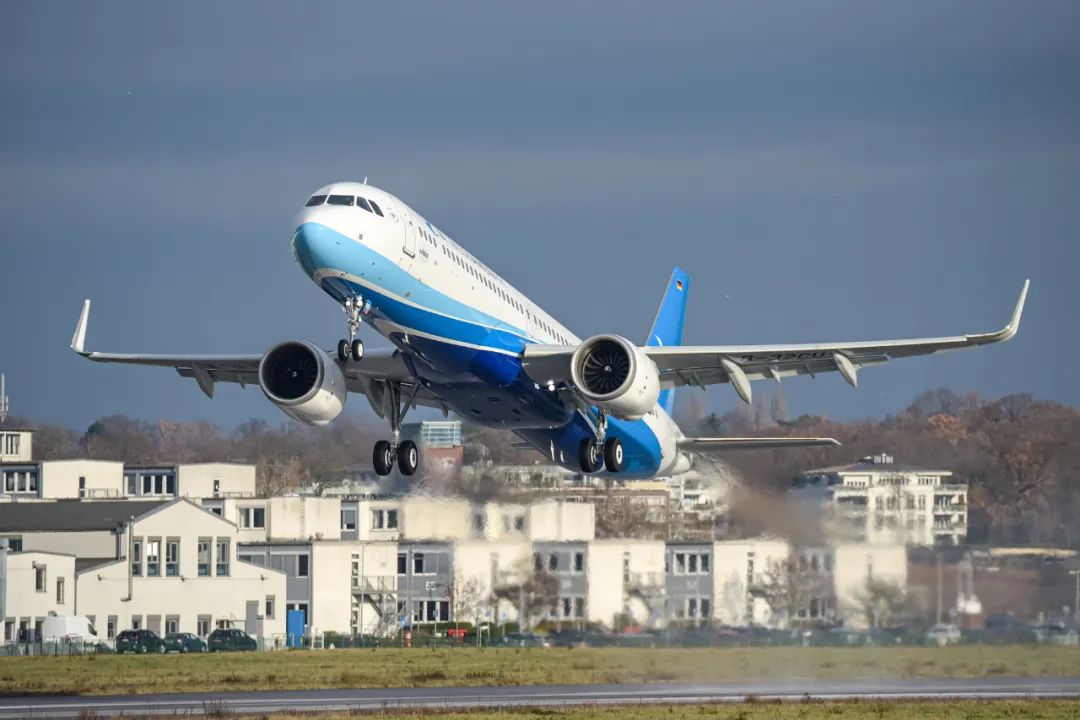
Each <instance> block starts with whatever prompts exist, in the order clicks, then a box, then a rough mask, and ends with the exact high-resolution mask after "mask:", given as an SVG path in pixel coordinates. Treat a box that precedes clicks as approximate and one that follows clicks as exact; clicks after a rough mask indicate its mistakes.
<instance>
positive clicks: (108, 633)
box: [105, 615, 119, 640]
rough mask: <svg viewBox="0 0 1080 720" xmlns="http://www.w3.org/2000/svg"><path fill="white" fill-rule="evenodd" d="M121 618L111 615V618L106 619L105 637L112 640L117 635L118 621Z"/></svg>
mask: <svg viewBox="0 0 1080 720" xmlns="http://www.w3.org/2000/svg"><path fill="white" fill-rule="evenodd" d="M117 620H119V618H117V617H116V616H115V615H110V616H109V619H108V620H106V621H105V638H106V639H107V640H112V639H113V638H115V637H116V621H117Z"/></svg>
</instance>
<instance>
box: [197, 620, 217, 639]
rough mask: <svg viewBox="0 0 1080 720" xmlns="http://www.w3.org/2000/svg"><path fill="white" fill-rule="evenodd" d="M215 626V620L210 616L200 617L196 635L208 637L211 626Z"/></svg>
mask: <svg viewBox="0 0 1080 720" xmlns="http://www.w3.org/2000/svg"><path fill="white" fill-rule="evenodd" d="M213 624H214V622H213V619H212V618H211V617H210V616H209V615H200V616H199V619H198V621H196V624H195V634H197V635H198V636H199V637H206V636H207V635H209V634H210V626H211V625H213Z"/></svg>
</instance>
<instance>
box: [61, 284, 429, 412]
mask: <svg viewBox="0 0 1080 720" xmlns="http://www.w3.org/2000/svg"><path fill="white" fill-rule="evenodd" d="M89 317H90V301H89V300H86V301H85V302H84V303H83V308H82V313H81V314H80V315H79V322H78V324H77V325H76V326H75V334H74V335H72V336H71V349H72V350H74V351H75V352H76V353H78V354H79V355H81V356H83V357H84V358H86V359H87V360H93V361H94V362H100V363H122V364H127V365H150V366H156V367H171V368H173V369H174V370H176V372H178V373H179V374H180V375H181V377H189V378H194V379H195V382H196V383H197V384H198V385H199V389H201V390H202V391H203V392H204V393H205V394H206V396H207V397H209V398H212V397H214V385H215V383H219V382H230V383H238V384H239V385H240V387H246V386H247V385H258V384H259V363H260V362H261V361H262V358H263V356H262V355H157V354H127V353H103V352H93V351H89V350H87V349H86V326H87V322H88V320H89ZM327 356H328V357H327V359H328V360H329V361H330V362H334V363H337V364H338V365H339V367H341V371H342V373H343V374H344V375H345V381H346V385H347V387H348V390H349V392H351V393H359V394H361V395H365V396H367V398H368V401H369V402H370V403H371V407H372V409H373V410H375V413H376V414H377V415H379V417H383V416H384V412H385V403H384V395H385V393H384V390H385V387H386V384H387V383H388V382H396V383H399V384H400V385H401V394H402V397H414V404H416V405H425V406H427V407H433V408H438V409H441V410H443V411H444V412H445V411H446V407H445V406H444V405H443V403H442V401H441V400H439V399H438V398H437V397H435V396H434V395H432V394H431V393H430V392H428V391H427V390H425V389H424V388H423V387H422V386H417V383H416V379H415V378H413V376H412V375H411V374H410V373H409V370H408V368H406V367H405V363H404V362H403V361H402V359H401V352H400V351H399V350H397V349H394V348H380V349H376V350H368V351H367V352H365V353H364V358H363V360H361V361H360V362H347V363H343V362H341V361H339V360H338V359H337V357H336V355H335V354H334V353H331V352H327ZM414 392H415V396H413V393H414Z"/></svg>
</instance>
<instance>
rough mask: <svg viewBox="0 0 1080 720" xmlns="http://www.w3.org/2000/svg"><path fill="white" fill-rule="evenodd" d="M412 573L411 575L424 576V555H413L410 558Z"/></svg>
mask: <svg viewBox="0 0 1080 720" xmlns="http://www.w3.org/2000/svg"><path fill="white" fill-rule="evenodd" d="M412 571H413V575H424V574H426V570H425V568H424V553H413V556H412Z"/></svg>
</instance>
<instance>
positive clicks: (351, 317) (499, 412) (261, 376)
mask: <svg viewBox="0 0 1080 720" xmlns="http://www.w3.org/2000/svg"><path fill="white" fill-rule="evenodd" d="M292 252H293V256H294V258H295V259H296V262H297V263H298V264H299V266H300V267H301V268H302V269H303V271H304V273H305V274H306V275H307V276H308V278H310V279H311V280H312V281H313V282H314V283H315V284H316V285H318V286H319V288H321V289H322V291H323V292H325V293H326V294H327V295H329V296H330V297H331V298H333V300H334V302H336V303H337V304H338V305H339V306H340V307H341V308H342V309H343V310H344V311H345V318H346V324H347V327H348V338H347V339H342V340H340V341H339V342H338V344H337V348H336V350H329V351H328V350H324V349H322V348H320V347H319V346H318V345H316V344H314V343H311V342H307V341H300V340H289V341H286V342H282V343H280V344H278V345H275V346H274V347H272V348H270V349H269V350H268V351H267V352H265V353H263V354H253V355H179V356H172V355H134V354H114V353H100V352H90V351H88V350H86V348H85V340H86V325H87V319H88V315H89V311H90V301H89V300H87V301H86V302H85V303H84V305H83V309H82V314H81V315H80V317H79V321H78V325H77V326H76V329H75V335H74V337H73V338H72V342H71V347H72V349H73V350H75V352H77V353H79V354H80V355H82V356H84V357H86V358H89V359H90V360H95V361H98V362H117V363H132V364H138V365H159V366H166V367H172V368H174V369H176V370H177V371H178V372H179V373H180V375H182V376H184V377H191V378H194V379H195V381H196V382H197V383H198V385H199V387H200V388H201V389H202V391H203V392H204V393H206V395H207V396H209V397H213V392H214V385H215V383H218V382H236V383H240V384H241V385H247V384H251V385H256V384H257V385H259V386H260V387H261V388H262V390H263V392H264V393H265V394H266V397H267V398H268V399H269V400H270V402H272V403H274V404H275V405H277V406H278V407H279V408H281V409H282V410H283V411H284V412H285V413H287V414H288V415H289V416H291V417H292V418H294V419H296V420H298V421H300V422H304V423H308V424H310V425H326V424H327V423H329V422H331V421H332V420H333V419H334V418H335V417H337V416H338V415H339V414H340V413H341V412H342V410H343V409H344V408H345V400H346V398H347V397H348V394H349V393H360V394H363V395H365V396H366V397H367V399H368V402H370V404H371V407H372V408H373V409H374V411H375V413H376V414H377V415H379V417H381V418H383V419H385V420H387V421H388V422H389V425H390V431H391V432H390V436H389V438H388V439H386V440H380V441H379V442H378V443H376V445H375V448H374V454H373V463H374V467H375V470H376V471H377V472H378V473H379V474H382V475H385V474H387V473H389V472H390V471H391V470H392V469H393V467H394V466H395V465H397V467H398V469H399V471H400V472H401V473H402V474H405V475H411V474H413V473H414V472H416V470H417V467H418V465H419V462H420V457H419V451H418V449H417V447H416V445H415V444H414V443H412V442H411V441H408V440H401V439H400V427H401V421H402V419H403V418H404V417H405V415H406V413H407V412H408V411H409V410H410V409H411V408H414V407H416V406H418V405H422V406H427V407H433V408H437V409H439V410H441V411H442V412H443V413H444V414H449V413H451V412H453V413H456V414H457V415H459V416H461V417H462V418H463V419H465V420H467V421H469V422H474V423H479V424H481V425H486V426H489V427H495V428H504V429H506V430H508V431H511V432H513V433H515V434H516V435H517V436H518V438H520V440H521V441H524V442H525V443H527V444H528V445H530V446H532V447H533V448H535V449H536V450H537V451H538V452H540V453H541V454H542V455H544V457H545V458H546V459H547V460H549V461H550V462H553V463H558V464H559V465H562V466H563V467H566V468H569V469H572V470H574V471H578V472H584V473H589V474H605V475H612V476H617V477H621V478H628V479H632V478H651V477H655V476H672V475H678V474H681V473H684V472H686V471H687V470H689V469H690V468H691V467H692V466H693V462H694V455H695V454H697V453H709V452H724V451H727V450H735V449H752V448H780V447H800V446H812V445H834V444H837V443H836V441H835V440H832V439H830V438H759V437H753V438H692V437H686V436H685V435H684V434H683V433H682V432H681V431H680V430H679V427H678V425H676V423H675V421H674V420H673V419H672V417H671V413H672V404H673V400H674V398H673V391H674V389H675V388H677V387H680V386H684V385H690V386H694V387H699V388H704V387H706V386H707V385H711V384H717V383H730V384H731V385H732V386H733V387H734V389H735V391H736V393H737V394H738V395H739V397H740V398H742V400H744V401H745V402H750V399H751V383H752V382H753V381H754V380H760V379H772V380H777V381H779V380H780V379H781V378H784V377H787V376H791V375H804V374H808V375H816V374H817V373H822V372H829V371H837V372H839V373H840V374H841V376H843V378H844V379H845V380H846V381H847V382H848V383H850V384H851V385H852V386H855V385H856V384H857V380H858V371H859V370H860V369H861V368H863V367H866V366H869V365H876V364H879V363H884V362H887V361H888V360H891V359H893V358H898V357H907V356H912V355H926V354H931V353H938V352H943V351H947V350H959V349H964V348H971V347H977V346H980V345H987V344H990V343H996V342H1002V341H1004V340H1008V339H1009V338H1011V337H1012V336H1013V335H1015V334H1016V331H1017V328H1018V327H1019V323H1020V314H1021V311H1022V310H1023V306H1024V299H1025V297H1026V296H1027V290H1028V283H1027V282H1025V283H1024V288H1023V290H1022V291H1021V293H1020V297H1019V300H1018V301H1017V303H1016V308H1015V310H1014V312H1013V316H1012V319H1011V321H1010V322H1009V324H1008V325H1006V326H1005V328H1004V329H1002V330H1000V331H998V332H993V333H982V334H976V335H958V336H954V337H939V338H924V339H914V340H885V341H878V342H841V343H818V344H801V345H717V346H694V347H691V346H684V345H682V335H683V325H684V321H685V317H686V299H687V295H688V294H689V291H690V277H689V276H688V275H687V274H686V273H685V272H683V271H682V270H679V269H677V268H676V269H675V270H674V271H673V272H672V273H671V277H670V278H669V279H668V281H667V285H666V286H665V287H664V291H663V295H662V298H661V300H660V307H659V309H658V310H657V313H656V318H655V320H654V321H653V324H652V327H651V328H650V329H649V332H648V335H646V336H645V341H644V342H643V343H642V344H638V343H636V342H633V341H632V340H629V339H627V338H625V337H621V336H619V335H614V334H604V335H596V336H594V337H590V338H587V339H585V340H582V339H581V338H579V337H577V336H576V335H574V333H572V332H571V331H570V330H569V329H567V328H566V327H565V326H564V325H562V324H561V323H560V322H559V321H558V320H556V319H555V318H554V317H552V316H551V315H549V314H548V313H546V312H544V310H543V309H541V307H540V306H539V305H538V304H536V303H535V302H534V301H532V300H530V299H529V298H527V297H525V295H524V294H522V293H521V292H519V291H517V290H516V289H514V287H513V286H512V285H510V283H508V282H507V281H506V280H504V279H503V278H501V277H500V276H499V275H497V274H496V273H494V272H492V270H491V269H489V268H488V267H487V266H486V265H485V264H484V263H483V262H481V261H480V260H479V259H477V258H476V257H474V256H473V255H472V254H470V253H469V252H468V251H467V250H465V248H463V247H462V246H461V245H459V244H457V243H456V242H454V241H453V240H451V239H450V238H449V237H448V236H447V235H446V233H444V232H442V231H441V230H439V228H437V227H436V226H435V225H433V224H432V223H431V222H429V221H428V220H426V219H425V218H424V217H423V216H421V215H420V214H419V213H418V212H416V211H415V210H413V209H412V208H410V207H409V206H408V205H406V204H405V203H404V202H402V201H401V200H399V199H398V198H396V197H394V196H393V195H391V194H389V193H387V192H385V191H383V190H379V189H377V188H375V187H374V186H372V185H368V184H367V183H354V182H342V183H334V184H332V185H327V186H326V187H324V188H322V189H320V190H318V191H316V192H315V193H314V194H313V195H312V196H311V198H310V199H309V200H308V201H307V204H306V205H305V206H304V207H303V209H302V210H301V211H300V213H299V215H298V216H297V218H296V221H295V226H294V230H293V234H292ZM363 324H367V325H370V326H371V327H372V328H373V329H374V330H375V331H376V332H378V333H379V334H380V335H382V336H384V337H385V338H387V339H389V341H390V342H391V343H392V344H393V347H392V348H389V349H385V350H379V351H371V352H367V353H365V352H364V345H363V342H362V341H361V340H360V339H359V337H358V332H359V330H360V327H361V326H362V325H363Z"/></svg>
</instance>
